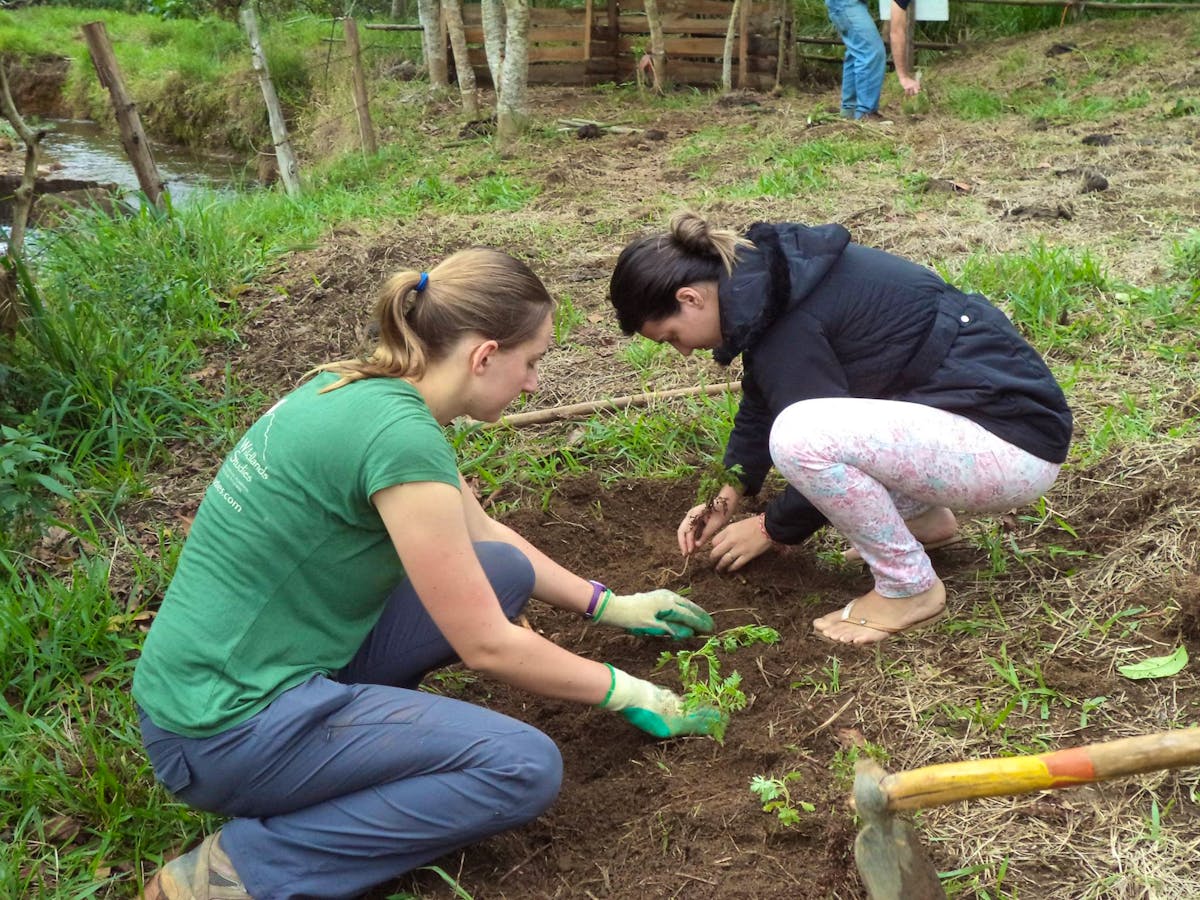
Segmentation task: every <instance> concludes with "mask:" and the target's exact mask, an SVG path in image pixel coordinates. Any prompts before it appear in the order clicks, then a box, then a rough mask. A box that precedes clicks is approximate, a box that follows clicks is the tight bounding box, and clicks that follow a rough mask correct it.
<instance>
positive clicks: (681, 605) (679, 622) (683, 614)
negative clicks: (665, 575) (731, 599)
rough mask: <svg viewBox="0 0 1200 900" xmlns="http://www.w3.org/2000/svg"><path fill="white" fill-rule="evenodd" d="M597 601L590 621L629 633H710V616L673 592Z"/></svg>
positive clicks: (662, 590)
mask: <svg viewBox="0 0 1200 900" xmlns="http://www.w3.org/2000/svg"><path fill="white" fill-rule="evenodd" d="M608 593H609V596H608V597H602V598H601V599H600V607H599V608H598V609H597V610H596V614H595V616H594V617H593V618H592V621H593V622H600V623H602V624H604V625H612V626H614V627H616V628H624V629H626V630H627V631H629V632H630V633H631V634H654V635H663V636H668V635H669V636H670V637H673V638H676V639H678V638H689V637H691V636H692V635H694V634H711V633H712V630H713V620H712V616H710V615H709V614H708V613H706V612H705V611H704V610H703V609H701V608H700V607H699V606H697V605H696V604H695V603H693V602H692V601H691V600H686V599H684V598H683V597H680V596H679V595H678V594H676V593H675V592H674V591H668V590H666V589H665V588H660V589H659V590H657V591H648V592H646V593H644V594H614V593H612V592H611V591H609V592H608Z"/></svg>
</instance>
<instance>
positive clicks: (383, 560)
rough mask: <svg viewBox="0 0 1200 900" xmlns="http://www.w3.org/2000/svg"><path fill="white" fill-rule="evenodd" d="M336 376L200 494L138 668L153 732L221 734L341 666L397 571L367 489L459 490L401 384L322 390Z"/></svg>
mask: <svg viewBox="0 0 1200 900" xmlns="http://www.w3.org/2000/svg"><path fill="white" fill-rule="evenodd" d="M335 380H336V379H335V376H333V375H331V374H328V373H325V374H321V375H318V376H317V377H316V378H313V379H312V380H310V381H309V382H307V383H306V384H304V385H302V386H301V387H299V388H297V389H296V390H295V391H293V392H292V393H291V394H288V395H287V396H286V397H284V398H283V399H282V400H280V401H279V402H278V403H276V404H275V405H274V406H273V407H271V409H269V410H268V411H267V412H266V413H265V414H264V415H263V416H262V418H260V419H259V420H258V421H257V422H256V423H255V424H254V425H253V426H252V427H251V428H250V430H249V431H247V432H246V435H245V436H244V437H243V438H242V439H241V440H240V441H238V443H237V445H236V446H235V447H234V448H233V450H232V451H231V452H230V453H229V455H228V456H227V457H226V458H225V462H224V463H223V464H222V465H221V469H220V471H219V472H218V473H217V477H216V479H215V480H214V481H213V483H212V485H211V486H210V487H209V488H208V490H207V491H206V492H205V495H204V499H203V501H202V502H201V504H200V509H199V511H198V512H197V513H196V519H195V521H194V522H193V523H192V529H191V532H190V533H189V534H188V538H187V543H186V544H185V545H184V548H183V553H182V554H181V555H180V558H179V566H178V568H177V570H176V572H175V577H174V578H173V579H172V581H171V585H170V587H169V588H168V590H167V593H166V596H165V597H164V599H163V603H162V607H161V609H160V610H159V613H158V616H157V618H156V619H155V621H154V625H153V626H152V627H151V629H150V633H149V635H147V637H146V642H145V646H144V647H143V649H142V658H141V660H140V661H139V662H138V666H137V670H136V671H135V673H134V677H133V696H134V698H135V699H136V700H137V702H138V703H139V704H141V706H142V708H143V709H144V710H145V711H146V712H147V713H148V714H149V716H150V718H151V719H152V720H153V721H154V723H155V724H156V725H158V726H159V727H160V728H165V729H167V730H169V731H173V732H176V733H177V734H182V735H185V736H188V737H208V736H210V735H213V734H217V733H219V732H221V731H224V730H225V729H227V728H229V727H230V726H232V725H235V724H237V723H238V722H241V721H244V720H245V719H248V718H249V717H250V716H252V715H254V714H255V713H257V712H259V711H260V710H261V709H263V708H264V707H266V706H267V705H268V704H269V703H270V702H271V701H272V700H273V699H275V697H277V696H278V695H279V694H281V693H283V692H284V691H285V690H287V689H288V688H291V687H294V686H295V685H297V684H300V683H302V682H304V681H306V680H308V678H310V677H311V676H312V675H314V674H316V673H324V674H329V673H330V672H333V671H336V670H337V669H340V668H341V667H342V666H344V665H346V663H348V662H349V661H350V659H351V658H352V657H353V656H354V654H355V653H356V652H357V650H358V648H359V647H360V646H361V645H362V642H363V641H364V640H365V638H366V636H367V633H368V632H369V631H370V630H371V628H372V627H373V626H374V625H375V622H376V621H377V620H378V618H379V615H380V613H381V612H382V610H383V606H384V603H385V601H386V600H387V597H388V595H389V594H390V593H391V591H392V589H393V588H394V587H395V586H396V585H397V584H398V583H399V582H400V580H401V579H402V578H403V576H404V569H403V567H402V566H401V564H400V559H399V557H398V556H397V554H396V551H395V548H394V547H393V546H392V543H391V540H390V538H389V536H388V533H387V529H386V528H385V527H384V524H383V520H382V519H381V518H380V517H379V513H378V512H377V511H376V510H375V507H374V506H372V505H371V495H372V494H374V493H375V492H376V491H379V490H382V489H383V488H386V487H389V486H391V485H395V484H403V483H407V482H417V481H436V482H441V483H446V484H451V485H454V486H455V487H457V486H458V484H459V480H458V470H457V467H456V464H455V459H454V451H453V449H452V448H451V447H450V445H449V444H448V443H447V441H446V436H445V434H444V433H443V432H442V429H441V427H440V426H439V425H438V423H437V421H436V420H435V419H434V418H433V415H432V414H431V413H430V411H429V408H428V407H427V406H426V405H425V401H424V400H423V399H422V398H421V395H420V394H418V393H417V391H416V390H415V389H414V388H413V387H412V385H410V384H409V383H408V382H406V381H404V380H402V379H399V378H367V379H363V380H361V381H356V382H353V383H351V384H348V385H345V386H343V387H341V388H338V389H337V390H335V391H331V392H329V393H326V394H318V393H317V391H318V390H319V389H320V388H321V387H324V386H325V385H328V384H331V383H332V382H333V381H335Z"/></svg>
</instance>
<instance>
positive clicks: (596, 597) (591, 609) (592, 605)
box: [583, 581, 608, 619]
mask: <svg viewBox="0 0 1200 900" xmlns="http://www.w3.org/2000/svg"><path fill="white" fill-rule="evenodd" d="M588 584H590V585H591V586H592V599H591V602H589V603H588V608H587V612H585V613H584V614H583V617H584V618H585V619H590V618H592V616H594V615H595V614H596V604H597V603H599V602H600V598H601V597H603V596H604V592H605V591H607V590H608V588H606V587H605V586H604V585H602V584H601V583H600V582H598V581H588Z"/></svg>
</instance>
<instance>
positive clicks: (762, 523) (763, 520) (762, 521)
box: [758, 513, 779, 546]
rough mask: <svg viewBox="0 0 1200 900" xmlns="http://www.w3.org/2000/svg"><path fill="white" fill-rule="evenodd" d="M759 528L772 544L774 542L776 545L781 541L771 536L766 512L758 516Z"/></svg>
mask: <svg viewBox="0 0 1200 900" xmlns="http://www.w3.org/2000/svg"><path fill="white" fill-rule="evenodd" d="M758 530H759V531H761V532H762V536H763V537H765V538H766V539H767V540H768V541H770V542H771V543H772V544H774V545H776V546H778V545H779V541H777V540H775V538H773V537H771V534H770V532H768V531H767V514H766V513H763V514H762V515H760V516H759V517H758Z"/></svg>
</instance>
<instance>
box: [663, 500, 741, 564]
mask: <svg viewBox="0 0 1200 900" xmlns="http://www.w3.org/2000/svg"><path fill="white" fill-rule="evenodd" d="M730 514H731V510H730V509H729V504H728V503H714V504H712V505H709V504H707V503H701V504H700V505H699V506H693V507H692V508H691V509H689V510H688V511H687V515H686V516H684V517H683V521H682V522H680V523H679V529H678V531H676V533H675V536H676V537H677V538H678V539H679V552H680V553H682V554H683V555H684V556H691V555H692V554H693V553H695V552H696V550H697V549H698V548H700V547H703V546H704V545H705V544H707V543H708V542H709V541H710V540H712V536H713V535H714V534H716V533H717V532H718V531H719V530H720V529H721V528H722V526H724V525H725V523H726V522H728V521H729V516H730Z"/></svg>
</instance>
